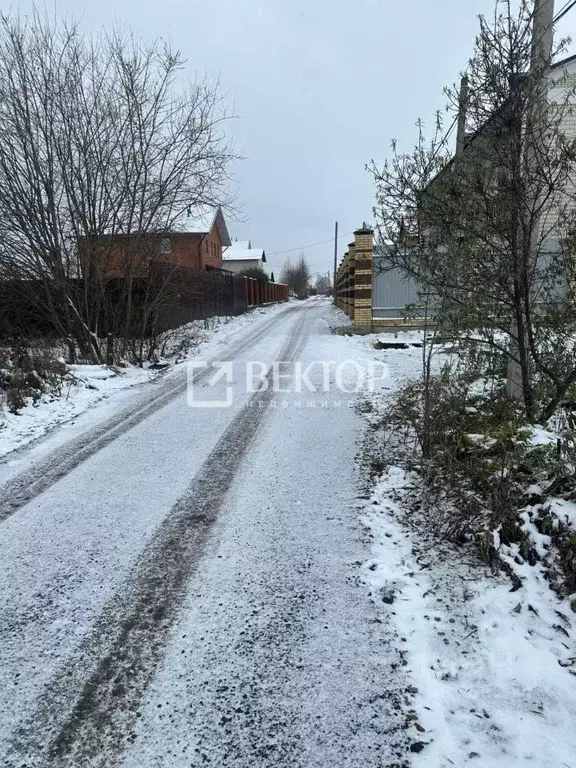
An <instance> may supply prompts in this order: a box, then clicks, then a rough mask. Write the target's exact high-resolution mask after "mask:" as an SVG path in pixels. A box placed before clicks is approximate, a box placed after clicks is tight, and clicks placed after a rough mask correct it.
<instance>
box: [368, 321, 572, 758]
mask: <svg viewBox="0 0 576 768" xmlns="http://www.w3.org/2000/svg"><path fill="white" fill-rule="evenodd" d="M377 338H378V339H380V338H381V336H378V337H376V336H374V335H373V336H367V337H365V338H364V339H361V340H359V341H358V343H359V344H362V345H364V346H366V345H372V344H373V343H374V342H375V341H376V340H377ZM393 338H394V337H393V336H390V335H388V336H386V337H385V338H384V340H385V341H390V340H392V339H393ZM417 338H418V335H417V334H410V335H408V334H399V335H398V338H397V340H402V341H406V342H409V343H410V342H412V341H414V340H417ZM376 354H377V355H379V356H381V355H385V356H386V360H387V362H388V363H389V365H390V368H391V371H393V372H394V374H393V376H392V377H391V388H394V386H395V384H398V383H400V382H401V381H402V380H405V379H406V378H409V377H411V376H414V375H417V374H418V366H419V363H420V361H419V359H418V356H417V354H416V353H415V352H414V351H413V350H411V349H409V350H391V349H389V350H386V351H384V352H377V353H376ZM371 401H372V403H373V405H374V407H375V409H376V412H378V409H380V408H382V407H383V406H385V405H386V404H387V402H388V398H387V396H386V395H385V394H383V393H380V394H379V395H377V396H376V397H372V399H371ZM555 441H556V437H555V436H554V435H553V434H551V433H549V432H547V431H546V430H543V429H541V428H536V429H534V431H533V435H532V442H533V444H534V445H545V444H549V443H551V442H554V443H555ZM421 494H422V484H421V480H420V479H419V478H418V477H417V476H416V475H413V474H412V475H411V474H407V473H406V472H405V471H404V470H403V469H401V468H399V467H395V466H389V467H388V468H387V469H386V470H385V471H384V473H383V475H382V476H381V478H380V479H379V481H378V482H377V483H376V485H375V487H374V488H373V490H372V492H371V494H370V497H369V499H368V500H367V501H366V502H363V503H362V504H361V507H360V511H361V515H362V520H363V522H364V524H365V525H366V527H367V530H368V532H369V536H370V537H371V540H372V552H371V555H372V556H371V558H370V559H369V560H368V561H367V562H365V563H364V564H363V566H362V580H363V582H364V583H365V584H366V585H367V587H368V589H369V591H370V595H371V598H372V599H373V601H374V604H375V605H377V606H379V607H380V612H381V619H382V621H383V623H384V624H385V625H386V626H388V627H389V629H390V632H391V634H390V637H389V640H388V642H389V647H390V648H395V649H396V652H397V654H398V657H397V660H398V663H399V664H400V665H401V666H402V667H403V668H404V670H405V672H406V673H407V675H408V676H409V679H410V694H411V695H410V699H411V702H410V704H409V705H408V707H407V724H408V728H409V731H410V732H412V734H413V735H414V736H415V737H417V739H418V744H417V745H416V746H414V745H413V747H412V748H413V750H419V751H417V752H416V753H415V754H414V756H413V758H412V765H413V766H414V768H420V766H421V767H422V768H448V767H449V766H458V767H460V766H478V768H516V767H518V768H520V766H525V765H532V766H535V768H558V767H559V766H564V767H567V768H574V766H576V730H575V729H574V723H575V722H576V622H575V618H576V617H575V615H574V612H573V610H572V608H571V598H565V599H559V598H558V596H557V595H556V594H555V593H554V592H553V591H552V590H551V589H550V586H549V583H548V581H547V578H546V573H545V568H544V567H543V565H541V564H537V565H535V566H531V565H528V563H525V562H524V561H523V560H522V559H521V558H519V556H518V551H517V547H515V546H512V547H505V546H503V545H502V544H501V543H500V542H499V540H498V537H497V535H496V536H495V542H494V544H495V547H496V549H497V550H498V554H499V555H500V557H501V558H502V560H503V561H505V562H506V563H507V564H508V565H509V567H510V568H511V569H512V570H513V571H514V572H515V573H516V575H517V576H518V577H519V578H520V579H521V581H522V586H521V587H520V588H519V589H517V590H513V588H512V583H511V581H510V579H508V578H507V577H505V576H504V575H503V574H502V575H500V576H495V575H493V574H492V573H491V572H490V571H489V569H488V567H487V566H486V565H485V564H483V563H482V562H481V561H480V560H479V558H478V557H477V556H476V554H475V551H474V549H473V548H472V547H471V546H470V547H468V548H466V547H460V548H457V547H454V546H452V545H449V544H443V543H441V542H439V541H438V539H437V538H435V537H434V536H433V535H431V534H430V533H427V530H428V528H429V526H428V525H427V522H426V520H425V519H424V516H423V513H420V512H418V511H415V505H414V498H418V497H419V495H421ZM553 508H554V511H555V513H556V515H557V516H558V517H559V518H560V519H563V521H564V522H567V523H569V524H570V522H571V524H572V526H573V527H574V528H575V530H576V504H574V503H573V502H569V501H564V500H561V499H558V500H555V501H553ZM417 509H418V505H416V510H417ZM524 528H525V530H526V532H527V533H529V534H530V536H531V540H532V542H533V545H534V546H535V547H536V548H537V549H540V551H541V554H542V556H544V555H545V554H546V549H547V547H548V545H549V541H547V539H548V537H546V536H543V535H542V534H540V533H539V532H538V531H537V529H536V528H535V526H534V525H533V524H532V522H531V520H530V516H529V514H528V513H526V514H525V522H524ZM573 598H574V596H572V599H573Z"/></svg>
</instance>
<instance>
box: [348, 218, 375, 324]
mask: <svg viewBox="0 0 576 768" xmlns="http://www.w3.org/2000/svg"><path fill="white" fill-rule="evenodd" d="M373 248H374V244H373V233H372V229H371V227H369V226H367V225H366V224H363V225H362V227H361V228H360V229H357V230H356V232H354V289H353V290H354V293H353V296H354V299H353V301H354V304H353V313H352V315H351V318H352V320H353V321H354V330H355V331H360V332H364V333H366V332H368V333H370V332H371V331H372V257H373Z"/></svg>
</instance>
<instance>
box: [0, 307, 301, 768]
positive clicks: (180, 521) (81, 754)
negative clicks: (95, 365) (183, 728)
mask: <svg viewBox="0 0 576 768" xmlns="http://www.w3.org/2000/svg"><path fill="white" fill-rule="evenodd" d="M307 314H308V313H307V311H306V310H305V311H303V312H302V316H301V317H300V318H299V319H298V320H297V322H296V325H295V327H294V329H293V331H292V333H291V335H290V337H289V339H288V341H287V343H286V344H285V346H284V348H283V349H282V350H281V352H280V354H279V356H278V361H279V362H282V361H285V362H286V363H288V362H290V361H291V360H293V359H294V358H295V356H296V355H297V354H298V352H299V351H300V350H301V349H302V348H303V346H304V345H305V343H306V340H307V327H306V326H307ZM270 380H271V373H269V374H268V384H270ZM273 397H274V393H273V391H272V388H271V387H270V386H268V388H267V389H266V390H264V391H260V392H257V393H256V394H255V395H253V396H252V398H251V399H250V401H249V402H248V404H247V405H246V406H245V407H244V408H243V409H242V410H241V411H240V412H239V413H238V414H237V415H236V417H235V418H234V419H233V421H232V422H231V423H230V425H229V427H228V428H227V429H226V431H225V433H224V434H223V436H222V437H221V439H220V440H219V442H218V444H217V445H216V447H215V448H214V450H213V451H212V453H211V454H210V456H209V457H208V458H207V459H206V461H205V463H204V464H203V466H202V467H201V469H200V470H199V472H198V473H197V475H196V477H195V478H194V480H193V482H192V484H191V486H190V487H189V489H188V491H187V492H186V494H185V495H184V496H183V498H182V499H181V500H180V501H179V502H178V503H177V504H176V505H175V506H174V507H173V509H172V510H171V512H170V513H169V515H168V516H167V517H166V518H165V520H164V522H163V523H162V525H161V526H160V528H159V529H158V531H157V533H156V534H155V536H154V538H153V539H152V541H151V542H150V544H149V545H148V546H147V548H146V550H145V551H144V553H143V554H142V556H141V558H140V559H139V561H138V564H137V566H136V568H135V572H134V574H133V576H132V578H131V580H130V582H129V584H128V585H127V588H126V590H125V591H124V594H123V595H122V596H121V597H120V598H119V599H117V600H115V601H114V602H113V604H112V605H110V606H109V607H108V608H107V609H106V610H105V611H104V614H103V617H102V619H101V620H100V622H99V624H98V626H97V627H96V629H95V630H94V632H93V634H92V637H91V638H90V640H89V641H88V643H87V646H88V647H87V648H86V654H87V656H92V655H93V652H92V653H90V645H91V644H92V645H94V646H95V647H101V645H102V637H103V636H104V637H107V636H111V638H112V639H111V642H110V645H109V647H108V650H107V652H106V653H105V654H104V655H103V656H101V657H100V660H99V661H98V662H97V665H96V669H95V670H94V671H93V672H92V674H91V676H90V678H89V679H88V680H87V681H86V682H85V684H84V687H83V690H82V691H81V692H80V695H79V697H78V694H77V692H70V691H69V692H68V696H66V694H65V691H66V684H67V680H69V677H68V670H66V669H64V670H63V672H62V675H61V679H59V680H56V681H54V683H53V684H52V686H51V689H52V688H53V690H51V689H50V690H48V691H46V692H45V694H44V696H43V699H42V700H41V702H40V703H39V707H38V710H37V712H36V714H35V716H34V717H33V718H32V721H31V722H30V723H29V724H28V726H26V727H24V728H22V729H20V732H19V734H18V735H17V737H16V739H15V740H14V741H13V747H12V750H11V753H12V756H14V757H15V758H16V757H18V758H20V759H21V758H22V756H23V755H26V758H27V765H33V766H37V765H42V766H46V767H48V766H50V767H51V768H56V767H58V768H72V766H74V767H76V766H79V765H90V766H93V767H96V766H97V767H98V768H110V766H112V765H114V763H115V757H116V756H117V755H118V754H119V753H120V752H121V751H122V750H123V748H124V747H125V746H126V745H127V744H129V743H130V740H131V734H132V733H133V728H134V724H135V722H136V718H137V716H138V707H139V704H140V701H141V699H142V696H143V694H144V692H145V691H146V688H147V686H148V685H149V683H150V681H151V679H152V677H153V675H154V672H155V669H156V667H157V665H158V663H159V661H160V660H161V658H162V655H163V651H164V647H165V645H166V642H167V638H168V633H169V631H170V628H171V626H172V624H173V622H174V620H175V618H176V616H177V614H178V610H179V608H180V606H181V603H182V601H183V599H184V598H185V594H186V587H187V584H188V581H189V579H190V577H191V575H192V574H193V572H194V571H195V569H196V567H197V566H198V563H199V561H200V559H201V557H202V554H203V548H204V545H205V544H206V542H207V540H208V537H209V534H210V532H211V529H212V526H213V524H214V523H215V521H216V519H217V516H218V513H219V511H220V508H221V507H222V505H223V503H224V501H225V498H226V495H227V493H228V491H229V489H230V487H231V485H232V482H233V480H234V477H235V474H236V473H237V471H238V469H239V468H240V466H241V463H242V461H243V458H244V456H245V455H246V453H247V451H248V450H249V448H250V446H251V444H252V442H253V440H254V438H255V436H256V434H257V433H258V431H259V429H260V427H261V425H262V422H263V420H264V417H265V414H266V412H267V406H268V405H269V404H270V402H271V400H272V398H273ZM68 685H70V684H69V683H68ZM74 697H76V703H75V705H74V707H73V711H72V714H71V715H70V716H69V717H68V719H67V721H66V722H65V723H64V724H63V725H61V724H60V725H59V726H58V728H59V730H58V731H57V732H54V723H55V722H57V721H58V715H59V713H60V711H62V709H63V704H64V701H65V700H66V698H67V699H68V701H70V700H73V699H74ZM47 741H48V742H50V743H49V746H48V747H46V742H47ZM13 764H16V763H13Z"/></svg>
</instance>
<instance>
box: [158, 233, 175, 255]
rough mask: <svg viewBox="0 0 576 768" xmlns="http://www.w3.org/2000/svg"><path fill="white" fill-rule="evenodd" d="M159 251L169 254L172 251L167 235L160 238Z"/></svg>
mask: <svg viewBox="0 0 576 768" xmlns="http://www.w3.org/2000/svg"><path fill="white" fill-rule="evenodd" d="M160 253H162V254H164V255H166V256H169V255H170V254H171V253H172V245H171V243H170V238H169V237H163V238H162V240H160Z"/></svg>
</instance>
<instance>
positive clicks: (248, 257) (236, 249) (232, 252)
mask: <svg viewBox="0 0 576 768" xmlns="http://www.w3.org/2000/svg"><path fill="white" fill-rule="evenodd" d="M240 246H242V247H240ZM222 259H223V260H224V261H263V262H265V261H266V254H265V252H264V249H263V248H246V247H245V242H236V241H235V242H233V243H232V245H231V246H230V247H229V248H226V249H225V250H224V251H223V252H222Z"/></svg>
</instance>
